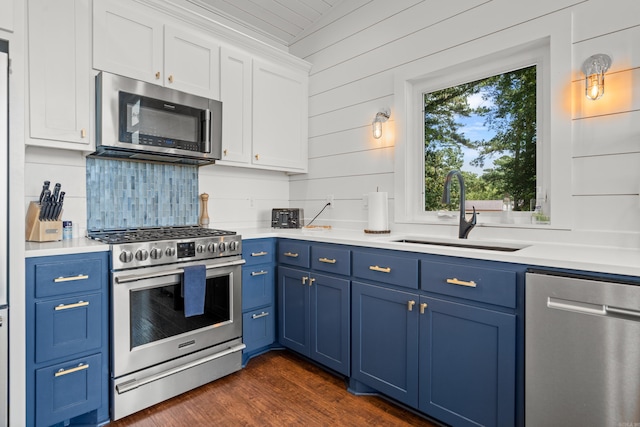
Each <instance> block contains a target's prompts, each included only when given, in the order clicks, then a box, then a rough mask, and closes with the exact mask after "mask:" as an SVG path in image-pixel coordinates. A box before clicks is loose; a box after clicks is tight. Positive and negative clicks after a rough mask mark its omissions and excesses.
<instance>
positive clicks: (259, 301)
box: [242, 264, 276, 311]
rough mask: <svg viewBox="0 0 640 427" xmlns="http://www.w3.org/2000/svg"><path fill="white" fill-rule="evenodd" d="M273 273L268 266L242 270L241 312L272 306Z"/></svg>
mask: <svg viewBox="0 0 640 427" xmlns="http://www.w3.org/2000/svg"><path fill="white" fill-rule="evenodd" d="M274 271H275V267H274V266H273V265H270V264H266V265H264V264H262V265H252V266H249V267H247V266H244V267H243V268H242V311H246V310H252V309H254V308H256V307H261V306H263V305H269V304H273V295H274V286H275V280H276V278H275V274H274Z"/></svg>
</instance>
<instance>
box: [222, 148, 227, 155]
mask: <svg viewBox="0 0 640 427" xmlns="http://www.w3.org/2000/svg"><path fill="white" fill-rule="evenodd" d="M222 153H223V154H224V155H225V156H226V155H227V149H226V148H225V150H224V151H223V152H222Z"/></svg>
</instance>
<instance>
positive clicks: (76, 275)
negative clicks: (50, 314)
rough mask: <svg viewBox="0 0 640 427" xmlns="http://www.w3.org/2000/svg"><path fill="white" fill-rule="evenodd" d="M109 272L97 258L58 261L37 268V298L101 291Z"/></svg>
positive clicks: (39, 265) (38, 265)
mask: <svg viewBox="0 0 640 427" xmlns="http://www.w3.org/2000/svg"><path fill="white" fill-rule="evenodd" d="M106 277H107V271H105V270H104V269H103V264H102V261H101V260H99V259H96V258H89V259H85V260H77V259H75V260H73V261H57V262H46V263H42V264H37V265H36V266H35V284H36V290H35V291H36V292H35V296H36V298H42V297H49V296H55V295H64V294H68V293H72V292H84V291H93V290H99V289H100V287H101V285H102V283H103V280H104V279H106Z"/></svg>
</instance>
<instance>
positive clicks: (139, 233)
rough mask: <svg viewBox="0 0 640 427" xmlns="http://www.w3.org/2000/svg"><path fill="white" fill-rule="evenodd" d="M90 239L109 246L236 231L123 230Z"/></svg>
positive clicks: (192, 228) (97, 233)
mask: <svg viewBox="0 0 640 427" xmlns="http://www.w3.org/2000/svg"><path fill="white" fill-rule="evenodd" d="M88 234H89V237H90V238H91V239H94V240H98V241H101V242H104V243H109V244H119V243H138V242H153V241H160V240H182V239H192V238H198V237H216V236H232V235H235V234H236V233H235V232H234V231H226V230H216V229H210V228H202V227H198V226H184V227H150V228H137V229H123V230H104V231H90V232H89V233H88Z"/></svg>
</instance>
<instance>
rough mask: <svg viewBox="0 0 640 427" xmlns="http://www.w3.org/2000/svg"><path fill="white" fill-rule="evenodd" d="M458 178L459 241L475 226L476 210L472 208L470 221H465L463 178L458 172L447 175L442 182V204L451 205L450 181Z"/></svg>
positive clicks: (454, 171)
mask: <svg viewBox="0 0 640 427" xmlns="http://www.w3.org/2000/svg"><path fill="white" fill-rule="evenodd" d="M454 175H455V176H457V177H458V183H459V184H460V227H459V229H458V237H459V238H461V239H466V238H467V236H468V235H469V232H470V231H471V229H472V228H473V227H475V225H476V208H475V206H474V207H473V216H472V217H471V221H467V218H466V215H465V212H464V205H465V198H464V178H463V177H462V174H461V173H460V171H456V170H453V171H451V172H449V173H448V174H447V178H446V179H445V180H444V193H443V194H442V203H446V204H449V203H451V180H452V179H453V176H454Z"/></svg>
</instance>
